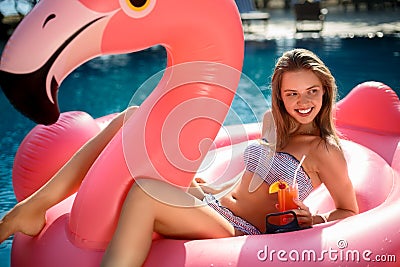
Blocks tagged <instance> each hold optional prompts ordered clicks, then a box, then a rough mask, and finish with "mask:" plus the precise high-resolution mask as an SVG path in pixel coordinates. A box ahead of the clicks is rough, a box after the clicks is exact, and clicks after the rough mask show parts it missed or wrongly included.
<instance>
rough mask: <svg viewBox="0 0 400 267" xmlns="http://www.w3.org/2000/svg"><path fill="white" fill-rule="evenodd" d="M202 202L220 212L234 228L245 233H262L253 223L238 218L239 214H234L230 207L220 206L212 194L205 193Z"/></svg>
mask: <svg viewBox="0 0 400 267" xmlns="http://www.w3.org/2000/svg"><path fill="white" fill-rule="evenodd" d="M203 202H204V203H206V204H207V205H208V206H210V207H211V208H213V209H214V210H216V211H217V212H218V213H219V214H221V215H222V217H224V218H225V219H226V220H228V221H229V223H230V224H232V226H233V227H234V228H235V229H236V230H239V231H241V232H243V233H244V234H246V235H260V234H262V233H261V232H260V230H258V229H257V228H256V227H255V226H254V225H252V224H251V223H249V222H248V221H246V220H244V219H242V218H240V217H239V216H236V215H235V214H233V212H232V211H231V210H230V209H228V208H226V207H224V206H221V204H220V202H219V201H218V199H216V198H215V196H214V195H212V194H205V196H204V199H203Z"/></svg>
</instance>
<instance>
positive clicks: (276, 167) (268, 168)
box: [243, 142, 313, 201]
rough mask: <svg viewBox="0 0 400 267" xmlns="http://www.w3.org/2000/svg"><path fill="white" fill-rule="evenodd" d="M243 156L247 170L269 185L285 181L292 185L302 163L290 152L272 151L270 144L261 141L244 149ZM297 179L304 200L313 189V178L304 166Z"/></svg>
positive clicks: (300, 196)
mask: <svg viewBox="0 0 400 267" xmlns="http://www.w3.org/2000/svg"><path fill="white" fill-rule="evenodd" d="M243 157H244V162H245V166H246V170H248V171H250V172H252V173H255V174H257V175H259V176H260V177H261V178H262V179H263V180H264V181H265V182H266V183H267V184H268V185H271V184H273V183H274V182H277V181H285V182H287V183H288V184H289V185H290V186H291V185H292V183H293V177H294V173H295V171H296V168H297V166H298V165H299V163H300V162H299V161H298V160H297V159H296V158H295V157H294V156H292V155H290V154H289V153H286V152H276V153H272V151H271V149H270V148H269V147H268V146H266V145H263V144H260V143H259V142H257V143H252V144H250V145H249V146H248V147H247V148H246V150H245V151H244V155H243ZM296 179H297V184H298V188H299V199H300V200H301V201H303V200H304V199H305V198H306V197H307V196H308V195H309V194H310V193H311V191H312V190H313V186H312V183H311V179H310V177H308V175H307V173H306V172H305V171H304V169H303V168H302V167H301V168H300V169H299V170H298V173H297V177H296Z"/></svg>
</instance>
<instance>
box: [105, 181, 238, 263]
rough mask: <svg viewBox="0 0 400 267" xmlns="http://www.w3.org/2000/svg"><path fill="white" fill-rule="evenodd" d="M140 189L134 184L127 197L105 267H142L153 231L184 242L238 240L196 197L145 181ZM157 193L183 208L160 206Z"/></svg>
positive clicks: (156, 182) (213, 212)
mask: <svg viewBox="0 0 400 267" xmlns="http://www.w3.org/2000/svg"><path fill="white" fill-rule="evenodd" d="M140 185H141V186H138V185H137V184H134V185H133V186H132V188H131V190H130V192H129V193H128V195H127V198H126V200H125V203H124V206H123V208H122V211H121V216H120V218H119V222H118V227H117V229H116V231H115V233H114V236H113V239H112V240H111V242H110V244H109V247H108V249H107V251H106V253H105V255H104V258H103V263H102V266H103V267H105V266H119V267H124V266H129V267H132V266H142V264H143V262H144V261H145V259H146V257H147V254H148V252H149V249H150V246H151V242H152V234H153V231H155V232H157V233H159V234H161V235H164V236H167V237H172V238H184V239H186V238H187V239H202V238H221V237H231V236H235V229H234V228H233V226H232V225H231V224H230V223H229V222H228V221H227V220H225V219H224V218H223V217H222V216H221V215H219V214H218V213H217V212H216V211H215V210H213V209H212V208H210V207H209V206H207V205H206V206H204V205H201V201H200V200H198V199H197V198H195V197H193V196H192V195H189V194H187V193H185V192H183V191H182V190H180V189H178V188H175V187H174V186H172V185H169V184H167V183H164V182H161V181H156V180H145V181H143V180H141V181H140ZM141 187H143V188H145V190H143V189H142V188H141ZM153 190H154V191H153ZM145 191H146V192H145ZM153 192H157V194H158V193H160V192H162V193H163V194H164V196H163V199H166V198H165V195H166V194H167V195H168V196H170V197H171V201H172V202H173V203H178V202H180V203H182V205H181V206H177V205H170V204H167V203H163V202H160V201H158V200H157V199H156V198H154V197H153V196H154V194H153ZM149 193H150V194H149ZM150 195H153V196H150Z"/></svg>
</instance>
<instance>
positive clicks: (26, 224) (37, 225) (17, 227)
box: [0, 107, 137, 243]
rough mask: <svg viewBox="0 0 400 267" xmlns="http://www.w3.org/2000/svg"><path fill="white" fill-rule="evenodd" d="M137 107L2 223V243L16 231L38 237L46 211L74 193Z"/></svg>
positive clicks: (76, 154)
mask: <svg viewBox="0 0 400 267" xmlns="http://www.w3.org/2000/svg"><path fill="white" fill-rule="evenodd" d="M136 109H137V107H130V108H128V109H126V110H125V111H123V112H121V113H120V114H119V115H117V116H116V117H114V118H113V119H112V121H111V122H110V123H109V124H108V126H107V127H106V128H104V129H103V130H102V131H101V132H99V133H98V134H97V135H96V136H94V137H93V138H92V139H90V140H89V141H88V142H87V143H86V144H85V145H84V146H82V148H80V149H79V150H78V151H77V152H76V153H75V154H74V155H73V156H72V157H71V159H70V160H69V161H68V162H67V163H66V164H65V165H64V166H63V167H62V168H61V169H60V170H59V171H58V172H57V173H56V174H55V175H54V176H53V177H52V178H51V179H50V180H49V181H48V182H47V183H46V184H45V185H44V186H42V187H41V188H40V189H39V190H38V191H36V192H35V193H33V194H32V195H31V196H30V197H28V198H27V199H25V200H23V201H21V202H20V203H18V204H17V205H16V206H15V207H14V208H13V209H12V210H11V211H10V212H8V213H7V215H6V216H5V217H4V218H3V219H1V220H0V243H1V242H3V241H4V240H5V239H6V238H8V237H9V236H10V235H12V234H14V233H15V232H23V233H25V234H27V235H31V236H35V235H37V234H38V233H39V232H40V231H41V230H42V228H43V226H44V225H45V222H46V220H45V213H46V210H47V209H49V208H50V207H52V206H53V205H55V204H57V203H59V202H60V201H62V200H63V199H65V198H66V197H68V196H70V195H71V194H73V193H75V192H76V191H77V190H78V188H79V186H80V184H81V183H82V180H83V179H84V177H85V175H86V173H87V171H88V170H89V168H90V167H91V166H92V164H93V162H94V161H95V160H96V159H97V157H98V156H99V155H100V153H101V152H102V151H103V149H104V148H105V147H106V146H107V144H108V143H109V142H110V140H111V139H112V138H113V137H114V135H115V134H116V133H117V132H118V131H119V130H120V128H121V127H122V125H123V122H124V117H125V115H126V116H127V117H130V116H131V115H132V114H133V113H134V112H135V110H136Z"/></svg>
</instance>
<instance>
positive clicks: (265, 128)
mask: <svg viewBox="0 0 400 267" xmlns="http://www.w3.org/2000/svg"><path fill="white" fill-rule="evenodd" d="M261 136H262V138H265V139H267V140H268V143H270V144H276V127H275V121H274V117H273V116H272V112H271V110H268V111H267V112H265V114H264V117H263V122H262V132H261Z"/></svg>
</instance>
